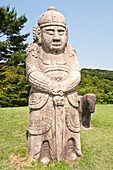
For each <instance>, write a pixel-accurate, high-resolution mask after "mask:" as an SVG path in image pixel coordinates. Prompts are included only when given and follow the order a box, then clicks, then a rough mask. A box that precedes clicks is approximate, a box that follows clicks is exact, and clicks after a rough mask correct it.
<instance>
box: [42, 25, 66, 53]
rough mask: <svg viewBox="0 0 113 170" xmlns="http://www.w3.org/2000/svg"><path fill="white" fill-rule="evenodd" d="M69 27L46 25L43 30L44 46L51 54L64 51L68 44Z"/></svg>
mask: <svg viewBox="0 0 113 170" xmlns="http://www.w3.org/2000/svg"><path fill="white" fill-rule="evenodd" d="M67 34H68V33H67V29H66V28H64V27H62V26H46V27H43V28H42V30H41V39H42V48H43V50H44V51H45V52H47V53H51V54H60V53H62V52H64V49H65V46H66V44H67V37H68V36H67Z"/></svg>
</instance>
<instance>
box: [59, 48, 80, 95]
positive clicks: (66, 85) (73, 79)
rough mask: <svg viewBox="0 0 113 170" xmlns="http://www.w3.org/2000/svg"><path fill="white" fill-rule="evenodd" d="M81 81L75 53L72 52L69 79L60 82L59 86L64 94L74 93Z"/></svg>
mask: <svg viewBox="0 0 113 170" xmlns="http://www.w3.org/2000/svg"><path fill="white" fill-rule="evenodd" d="M80 80H81V74H80V66H79V61H78V58H77V55H76V53H75V52H74V51H73V56H71V57H70V74H69V77H68V78H67V79H66V80H64V81H62V82H61V83H60V85H59V87H60V86H61V88H62V89H61V90H62V91H63V92H64V93H68V92H71V91H75V90H76V87H77V86H78V84H79V82H80Z"/></svg>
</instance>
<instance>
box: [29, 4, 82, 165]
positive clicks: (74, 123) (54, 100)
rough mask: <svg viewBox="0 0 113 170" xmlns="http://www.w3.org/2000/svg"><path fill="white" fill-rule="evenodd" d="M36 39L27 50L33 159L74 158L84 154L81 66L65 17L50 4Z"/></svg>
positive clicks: (30, 141)
mask: <svg viewBox="0 0 113 170" xmlns="http://www.w3.org/2000/svg"><path fill="white" fill-rule="evenodd" d="M33 35H34V42H33V43H32V44H30V45H29V47H28V49H27V58H26V73H27V80H28V83H29V85H30V86H31V90H30V96H29V108H30V113H29V126H28V131H29V137H28V148H29V153H30V156H31V158H32V159H34V160H40V161H41V162H42V163H43V164H44V165H46V164H48V163H49V162H50V161H51V160H52V161H54V160H58V161H60V160H64V159H68V160H72V161H74V160H75V159H76V158H77V157H80V156H81V155H82V153H81V144H80V120H79V112H78V108H79V101H80V100H79V96H78V94H77V93H76V87H77V86H78V84H79V82H80V68H79V62H78V58H77V55H76V52H75V50H74V49H73V48H72V46H71V45H70V44H68V29H67V28H66V21H65V18H64V16H63V15H62V14H61V13H59V12H57V11H56V9H55V8H54V7H50V8H49V9H48V11H47V12H45V13H43V14H42V15H41V16H40V17H39V20H38V24H37V26H35V27H34V28H33Z"/></svg>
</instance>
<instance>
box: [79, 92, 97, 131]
mask: <svg viewBox="0 0 113 170" xmlns="http://www.w3.org/2000/svg"><path fill="white" fill-rule="evenodd" d="M95 104H96V95H95V94H85V95H84V96H80V117H81V125H82V126H83V127H85V128H89V127H90V125H91V113H94V111H95Z"/></svg>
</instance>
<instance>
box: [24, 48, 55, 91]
mask: <svg viewBox="0 0 113 170" xmlns="http://www.w3.org/2000/svg"><path fill="white" fill-rule="evenodd" d="M33 55H34V51H30V52H29V53H28V54H27V58H26V77H27V81H28V83H29V85H30V86H31V87H32V88H33V89H35V90H38V91H42V92H46V93H52V88H53V84H54V83H53V82H52V81H51V80H50V79H49V78H48V77H46V76H45V75H44V74H43V73H42V72H41V70H40V69H39V67H37V66H36V62H37V60H38V58H36V57H34V56H33Z"/></svg>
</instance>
